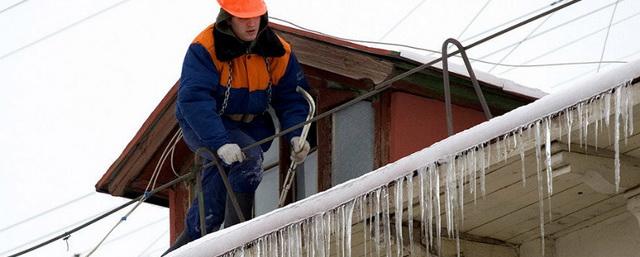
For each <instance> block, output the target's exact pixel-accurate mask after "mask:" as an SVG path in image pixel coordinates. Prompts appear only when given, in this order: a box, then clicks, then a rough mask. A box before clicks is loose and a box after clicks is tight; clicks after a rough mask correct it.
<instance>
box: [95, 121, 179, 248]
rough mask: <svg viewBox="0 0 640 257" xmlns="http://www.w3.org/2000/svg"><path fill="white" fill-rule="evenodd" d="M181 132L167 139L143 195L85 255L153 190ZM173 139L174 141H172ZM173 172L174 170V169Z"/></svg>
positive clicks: (99, 244) (102, 240)
mask: <svg viewBox="0 0 640 257" xmlns="http://www.w3.org/2000/svg"><path fill="white" fill-rule="evenodd" d="M181 134H182V130H180V129H179V130H178V131H176V132H175V133H174V134H173V136H172V137H171V139H170V140H169V142H168V143H167V146H166V147H165V148H164V150H163V151H162V154H161V155H160V159H159V160H158V162H157V163H156V167H155V169H154V170H153V174H152V175H151V178H150V179H149V182H148V183H147V186H146V188H145V189H144V196H145V197H142V198H140V199H139V200H138V202H137V203H136V205H134V206H133V207H132V208H131V210H129V212H127V214H125V215H124V216H122V218H120V219H119V220H118V222H116V224H115V225H113V227H111V229H110V230H109V232H107V234H106V235H104V237H102V239H101V240H100V242H98V244H97V245H96V246H95V247H94V248H93V250H91V251H90V252H89V253H88V254H87V255H86V257H89V256H91V255H92V254H93V253H95V252H96V251H97V250H98V248H99V247H100V246H101V245H102V244H103V243H104V241H105V240H106V239H107V238H108V237H109V235H111V233H113V231H115V229H116V228H117V227H118V226H120V224H122V222H124V221H126V220H127V218H128V217H129V216H130V215H131V214H132V213H133V212H134V211H135V210H136V209H137V208H138V207H139V206H140V205H141V204H142V203H143V202H144V201H146V200H147V199H148V198H149V197H148V196H146V195H147V192H149V190H150V189H151V190H153V189H154V188H155V187H156V182H157V180H158V177H159V175H160V170H162V166H163V165H164V162H165V161H166V159H167V156H169V155H170V154H169V153H170V152H171V150H169V149H170V148H175V146H176V144H177V141H178V140H177V139H178V138H179V137H180V135H181ZM174 141H175V143H174ZM174 172H175V171H174Z"/></svg>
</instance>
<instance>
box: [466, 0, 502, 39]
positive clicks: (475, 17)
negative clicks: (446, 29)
mask: <svg viewBox="0 0 640 257" xmlns="http://www.w3.org/2000/svg"><path fill="white" fill-rule="evenodd" d="M491 1H493V0H487V2H486V3H484V5H483V6H482V8H480V10H479V11H478V12H477V13H476V15H475V16H473V19H471V21H470V22H469V23H468V24H467V26H466V27H464V29H463V30H462V32H460V34H459V35H458V37H457V38H461V37H462V35H464V33H465V32H467V29H469V27H471V24H473V22H475V21H476V19H477V18H478V17H479V16H480V14H481V13H482V12H483V11H484V9H485V8H487V6H488V5H489V3H491Z"/></svg>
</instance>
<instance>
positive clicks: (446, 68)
mask: <svg viewBox="0 0 640 257" xmlns="http://www.w3.org/2000/svg"><path fill="white" fill-rule="evenodd" d="M449 44H454V45H455V46H456V47H458V51H460V54H461V55H462V60H463V61H464V65H465V66H466V67H467V72H469V77H470V78H471V83H472V84H473V88H474V89H475V91H476V95H477V96H478V99H479V100H480V104H481V105H482V110H483V111H484V116H485V117H486V118H487V120H490V119H491V118H492V117H493V116H492V115H491V110H489V106H488V105H487V100H485V99H484V95H483V94H482V89H480V84H478V79H476V74H475V73H474V72H473V68H471V63H470V62H469V57H467V53H466V51H465V48H464V47H463V46H462V44H461V43H460V42H459V41H458V40H455V39H453V38H449V39H447V40H445V41H444V43H442V77H443V79H444V102H445V110H446V113H447V133H448V134H449V136H451V135H453V112H452V110H451V92H450V90H449V87H450V83H449V63H448V54H447V47H448V46H449Z"/></svg>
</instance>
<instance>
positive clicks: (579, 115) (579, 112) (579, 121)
mask: <svg viewBox="0 0 640 257" xmlns="http://www.w3.org/2000/svg"><path fill="white" fill-rule="evenodd" d="M582 120H583V117H582V103H580V104H578V129H579V131H580V134H579V139H580V147H584V146H583V145H582V132H583V131H582V124H583V122H582Z"/></svg>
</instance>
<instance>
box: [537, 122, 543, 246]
mask: <svg viewBox="0 0 640 257" xmlns="http://www.w3.org/2000/svg"><path fill="white" fill-rule="evenodd" d="M535 133H536V176H537V178H538V206H539V209H540V213H539V215H540V240H541V241H542V251H543V254H542V255H543V256H544V185H543V182H542V174H540V144H541V142H540V141H541V140H540V121H536V123H535Z"/></svg>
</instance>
